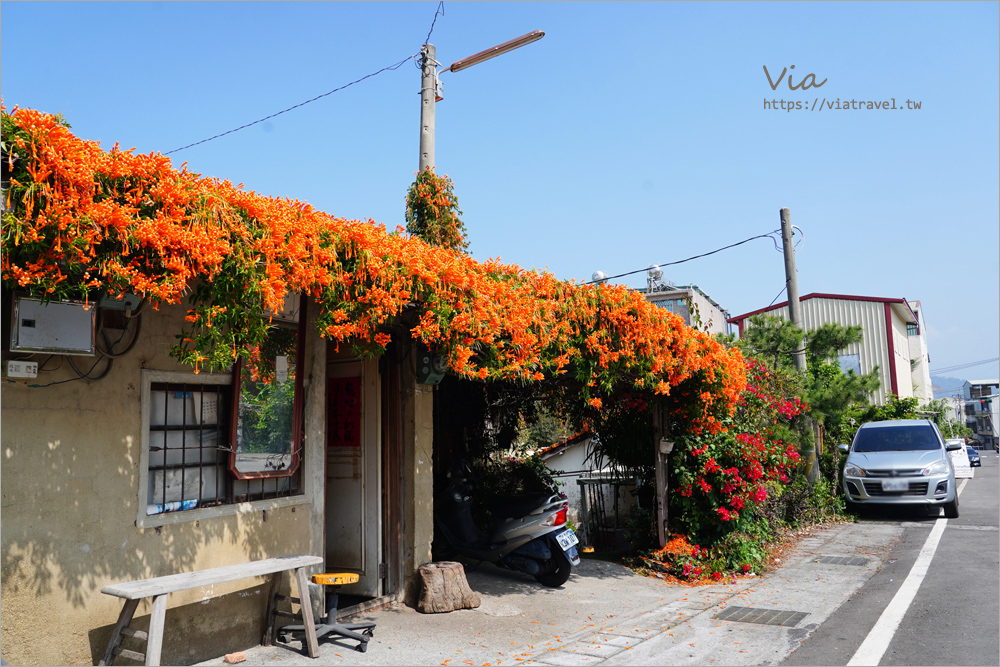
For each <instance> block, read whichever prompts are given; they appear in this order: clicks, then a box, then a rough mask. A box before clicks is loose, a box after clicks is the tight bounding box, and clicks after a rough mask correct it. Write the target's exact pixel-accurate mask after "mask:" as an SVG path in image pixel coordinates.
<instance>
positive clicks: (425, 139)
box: [419, 44, 438, 171]
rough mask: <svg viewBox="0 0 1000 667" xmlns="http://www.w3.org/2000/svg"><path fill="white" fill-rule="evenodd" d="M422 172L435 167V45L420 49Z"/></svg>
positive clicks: (426, 45)
mask: <svg viewBox="0 0 1000 667" xmlns="http://www.w3.org/2000/svg"><path fill="white" fill-rule="evenodd" d="M420 55H421V59H420V70H421V73H422V75H423V76H422V77H421V79H420V169H419V170H420V171H423V170H424V169H427V168H428V167H433V166H434V111H435V109H434V107H435V104H437V101H436V100H437V65H438V63H437V61H436V60H434V55H435V49H434V45H433V44H424V45H423V47H422V48H421V49H420Z"/></svg>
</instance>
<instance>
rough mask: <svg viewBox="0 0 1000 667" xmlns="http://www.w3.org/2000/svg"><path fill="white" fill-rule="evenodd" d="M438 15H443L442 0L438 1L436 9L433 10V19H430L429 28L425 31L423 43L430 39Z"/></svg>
mask: <svg viewBox="0 0 1000 667" xmlns="http://www.w3.org/2000/svg"><path fill="white" fill-rule="evenodd" d="M438 16H444V0H441V2H439V3H438V6H437V10H436V11H435V12H434V20H433V21H431V29H430V30H428V31H427V39H425V40H424V44H427V43H428V42H430V41H431V33H432V32H434V24H435V23H437V20H438Z"/></svg>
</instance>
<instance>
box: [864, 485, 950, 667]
mask: <svg viewBox="0 0 1000 667" xmlns="http://www.w3.org/2000/svg"><path fill="white" fill-rule="evenodd" d="M968 482H969V480H967V479H964V480H962V483H961V484H959V485H958V491H957V494H958V495H961V494H962V489H964V488H965V485H966V484H967V483H968ZM946 525H948V519H938V520H937V521H935V522H934V528H933V529H932V530H931V534H930V535H928V536H927V541H926V542H924V546H923V548H922V549H921V550H920V553H919V554H918V555H917V560H916V562H915V563H914V564H913V567H912V568H911V569H910V573H909V574H908V575H906V580H905V581H903V585H902V586H900V587H899V590H898V591H896V595H895V596H894V597H893V598H892V601H891V602H890V603H889V606H887V607H886V608H885V610H884V611H883V612H882V615H881V616H879V619H878V621H877V622H876V623H875V627H873V628H872V629H871V632H869V633H868V636H867V637H865V640H864V641H863V642H861V646H859V647H858V650H857V651H856V652H855V653H854V655H853V656H852V657H851V660H850V661H849V662H848V663H847V665H848V667H853V666H855V665H865V666H867V667H874V666H875V665H878V663H879V661H880V660H882V656H883V655H885V651H886V649H888V648H889V643H890V642H891V641H892V638H893V637H894V636H895V634H896V630H897V629H898V628H899V624H900V623H901V622H902V620H903V616H904V615H905V614H906V610H907V609H909V608H910V604H911V603H912V602H913V598H915V597H916V595H917V591H918V590H919V589H920V584H921V583H923V581H924V577H926V576H927V570H928V568H930V565H931V560H932V559H933V558H934V552H935V551H937V548H938V543H939V542H940V541H941V536H942V535H943V534H944V527H945V526H946Z"/></svg>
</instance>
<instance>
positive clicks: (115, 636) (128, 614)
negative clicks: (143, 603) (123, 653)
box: [97, 600, 139, 665]
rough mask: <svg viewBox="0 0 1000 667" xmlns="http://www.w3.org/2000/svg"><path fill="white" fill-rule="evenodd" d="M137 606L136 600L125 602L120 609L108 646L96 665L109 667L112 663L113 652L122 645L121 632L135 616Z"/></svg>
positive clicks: (113, 658)
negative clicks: (107, 666)
mask: <svg viewBox="0 0 1000 667" xmlns="http://www.w3.org/2000/svg"><path fill="white" fill-rule="evenodd" d="M138 606H139V601H138V600H126V601H125V606H123V607H122V611H121V613H120V614H118V622H117V623H115V627H114V629H113V630H112V631H111V638H110V639H109V640H108V646H107V648H105V649H104V655H103V656H101V660H100V662H98V663H97V664H98V665H110V664H113V663H114V661H115V650H116V649H117V648H118V645H119V644H121V643H122V631H123V630H125V629H126V628H128V625H129V623H131V622H132V616H133V615H134V614H135V608H136V607H138Z"/></svg>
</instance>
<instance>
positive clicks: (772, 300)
mask: <svg viewBox="0 0 1000 667" xmlns="http://www.w3.org/2000/svg"><path fill="white" fill-rule="evenodd" d="M786 289H788V285H785V286H784V287H782V288H781V291H780V292H778V296H776V297H774V298H773V299H771V303H769V304H767V307H768V308H770V307H771V306H773V305H774V302H775V301H777V300H778V299H779V298H780V297H781V295H782V294H784V293H785V290H786Z"/></svg>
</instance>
